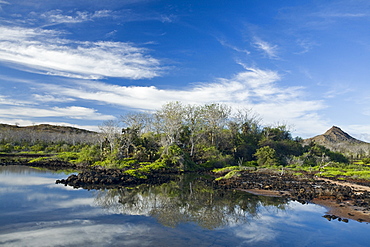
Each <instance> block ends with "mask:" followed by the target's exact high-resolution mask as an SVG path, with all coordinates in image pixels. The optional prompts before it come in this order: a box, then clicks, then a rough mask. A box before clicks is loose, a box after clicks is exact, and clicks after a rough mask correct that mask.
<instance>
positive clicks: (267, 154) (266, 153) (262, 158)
mask: <svg viewBox="0 0 370 247" xmlns="http://www.w3.org/2000/svg"><path fill="white" fill-rule="evenodd" d="M254 155H255V156H256V157H257V163H258V165H260V166H272V165H276V164H278V159H277V156H276V151H275V149H273V148H271V147H269V146H264V147H261V148H259V149H258V150H257V152H256V153H255V154H254Z"/></svg>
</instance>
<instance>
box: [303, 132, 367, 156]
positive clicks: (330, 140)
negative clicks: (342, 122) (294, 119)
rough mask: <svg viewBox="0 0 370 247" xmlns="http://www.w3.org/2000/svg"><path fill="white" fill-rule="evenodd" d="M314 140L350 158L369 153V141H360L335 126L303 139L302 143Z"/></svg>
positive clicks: (305, 143) (306, 143)
mask: <svg viewBox="0 0 370 247" xmlns="http://www.w3.org/2000/svg"><path fill="white" fill-rule="evenodd" d="M311 142H315V143H317V144H319V145H322V146H325V147H326V148H328V149H330V150H331V151H334V152H340V153H343V154H344V155H346V156H348V157H350V158H363V157H366V156H369V155H370V143H367V142H364V141H360V140H358V139H356V138H354V137H352V136H350V135H349V134H347V133H346V132H344V131H343V130H342V129H341V128H339V127H337V126H333V127H331V128H330V129H329V130H327V131H326V132H325V133H324V134H322V135H318V136H315V137H312V138H308V139H305V140H304V145H308V144H309V143H311Z"/></svg>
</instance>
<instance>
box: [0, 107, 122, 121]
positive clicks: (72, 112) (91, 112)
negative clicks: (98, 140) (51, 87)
mask: <svg viewBox="0 0 370 247" xmlns="http://www.w3.org/2000/svg"><path fill="white" fill-rule="evenodd" d="M0 117H3V118H22V117H32V118H39V117H66V118H72V119H85V120H86V119H88V120H110V119H114V118H115V117H114V116H111V115H103V114H100V113H98V112H97V111H96V110H95V109H91V108H86V107H80V106H70V107H65V108H61V107H52V108H50V109H41V108H36V107H16V106H13V107H10V108H7V109H0Z"/></svg>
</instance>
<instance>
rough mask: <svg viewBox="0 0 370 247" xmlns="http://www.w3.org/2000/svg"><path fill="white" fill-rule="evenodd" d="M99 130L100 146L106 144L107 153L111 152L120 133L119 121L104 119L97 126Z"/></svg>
mask: <svg viewBox="0 0 370 247" xmlns="http://www.w3.org/2000/svg"><path fill="white" fill-rule="evenodd" d="M99 130H100V131H101V136H102V148H105V147H104V145H107V146H108V147H109V153H111V154H112V153H113V152H114V151H115V148H116V145H117V143H118V140H119V138H120V134H121V127H120V126H119V122H118V121H114V120H108V121H105V122H103V124H102V125H100V126H99Z"/></svg>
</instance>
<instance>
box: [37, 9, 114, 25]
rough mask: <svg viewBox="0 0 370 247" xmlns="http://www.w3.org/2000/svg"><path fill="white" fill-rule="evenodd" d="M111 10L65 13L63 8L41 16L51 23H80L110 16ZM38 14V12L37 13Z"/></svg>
mask: <svg viewBox="0 0 370 247" xmlns="http://www.w3.org/2000/svg"><path fill="white" fill-rule="evenodd" d="M111 13H112V12H111V11H109V10H99V11H95V12H93V13H90V12H87V11H76V12H73V13H69V14H64V13H63V11H62V10H60V9H56V10H51V11H48V12H45V13H43V14H41V15H40V16H39V17H41V18H43V19H46V20H47V21H48V22H49V23H52V24H60V23H79V22H85V21H92V20H94V19H96V18H104V17H109V16H110V15H111ZM35 14H36V13H35Z"/></svg>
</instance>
